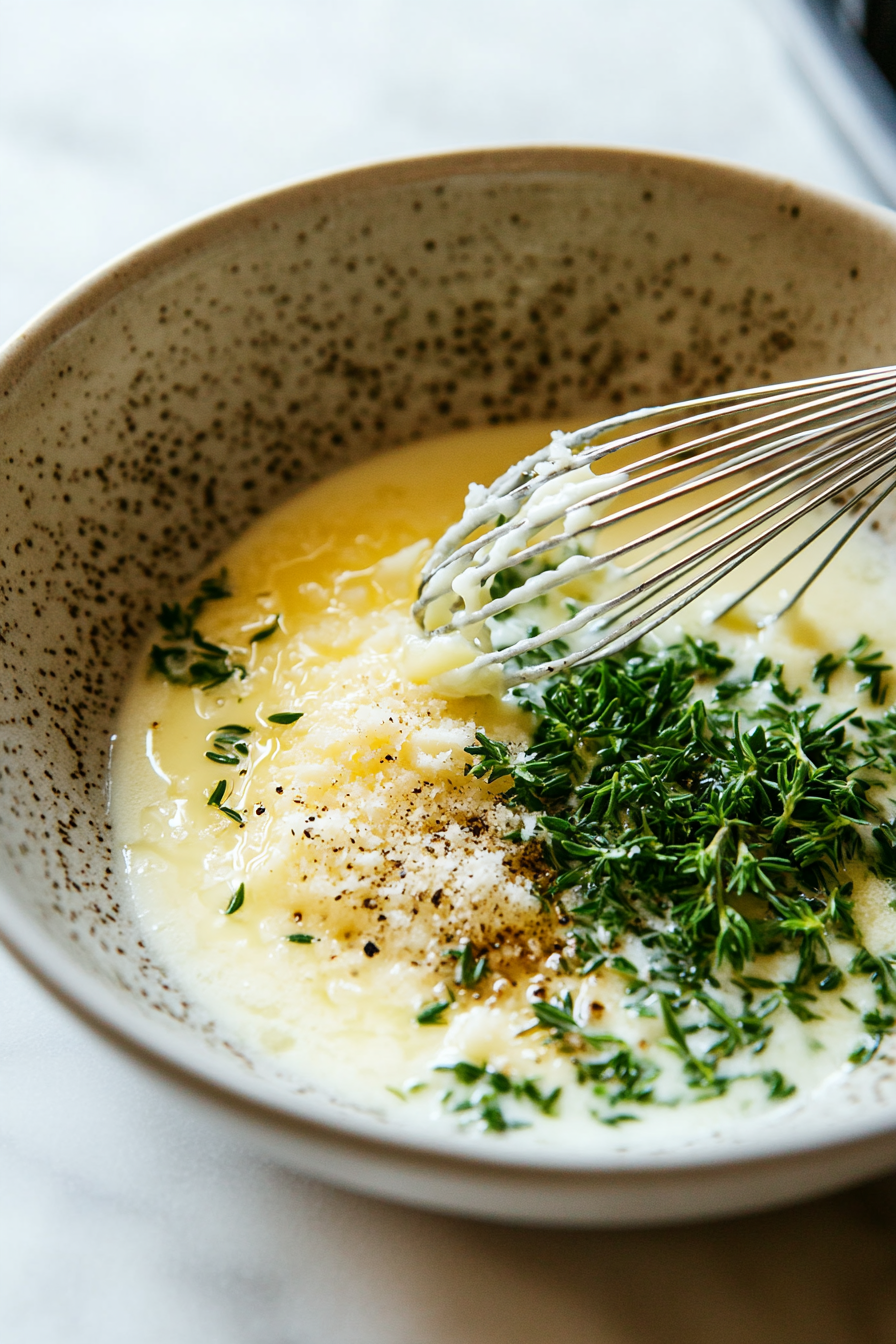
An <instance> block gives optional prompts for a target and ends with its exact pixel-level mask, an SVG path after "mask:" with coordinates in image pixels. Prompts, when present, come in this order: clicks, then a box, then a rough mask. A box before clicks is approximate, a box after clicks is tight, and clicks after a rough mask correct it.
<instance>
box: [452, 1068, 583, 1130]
mask: <svg viewBox="0 0 896 1344" xmlns="http://www.w3.org/2000/svg"><path fill="white" fill-rule="evenodd" d="M435 1072H436V1073H453V1074H454V1077H455V1079H456V1080H457V1082H458V1083H459V1084H460V1085H461V1086H462V1087H465V1088H468V1089H471V1090H470V1091H469V1092H468V1093H467V1095H466V1096H462V1097H461V1100H460V1101H456V1100H455V1093H454V1091H453V1090H451V1091H448V1092H446V1093H444V1094H443V1096H442V1102H443V1104H444V1105H446V1106H447V1105H449V1103H450V1102H454V1103H455V1104H453V1105H450V1106H449V1109H450V1110H451V1111H453V1112H455V1113H458V1114H463V1113H466V1112H470V1113H471V1119H478V1120H479V1121H480V1122H481V1124H482V1125H483V1127H484V1128H485V1129H486V1130H489V1131H491V1132H492V1133H504V1132H505V1131H507V1130H509V1129H523V1128H526V1127H527V1124H528V1122H527V1121H525V1120H508V1118H507V1116H506V1115H505V1113H504V1110H503V1106H502V1103H503V1101H504V1100H507V1099H511V1098H513V1099H514V1100H516V1101H526V1102H529V1103H530V1104H531V1105H532V1106H534V1107H535V1108H536V1109H537V1110H539V1111H540V1112H541V1113H542V1115H554V1114H555V1112H556V1107H557V1103H558V1101H559V1100H560V1093H561V1089H560V1088H559V1087H555V1088H554V1089H553V1090H552V1091H551V1092H548V1093H545V1092H542V1090H541V1088H540V1086H539V1084H538V1080H537V1079H536V1078H514V1077H512V1076H511V1075H510V1074H507V1073H504V1072H503V1070H500V1069H493V1068H492V1067H491V1065H489V1064H473V1063H472V1062H471V1061H470V1060H468V1059H461V1060H458V1061H457V1063H456V1064H439V1065H436V1068H435Z"/></svg>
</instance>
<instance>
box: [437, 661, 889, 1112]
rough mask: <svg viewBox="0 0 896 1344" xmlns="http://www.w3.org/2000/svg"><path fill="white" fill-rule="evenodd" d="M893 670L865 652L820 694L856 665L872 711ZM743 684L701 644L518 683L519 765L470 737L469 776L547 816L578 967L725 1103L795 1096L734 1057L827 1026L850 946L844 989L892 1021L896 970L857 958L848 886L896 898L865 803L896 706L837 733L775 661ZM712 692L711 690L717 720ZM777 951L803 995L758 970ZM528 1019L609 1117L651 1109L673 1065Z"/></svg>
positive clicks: (871, 808) (559, 1016)
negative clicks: (737, 1087) (527, 735)
mask: <svg viewBox="0 0 896 1344" xmlns="http://www.w3.org/2000/svg"><path fill="white" fill-rule="evenodd" d="M882 656H883V655H882V654H881V653H880V652H879V651H877V652H875V651H873V650H871V649H870V641H868V640H867V639H866V638H865V637H863V638H862V639H860V640H858V641H857V642H856V644H854V645H853V647H852V648H851V649H850V650H849V652H848V654H846V655H844V656H843V658H842V659H841V660H840V661H838V660H837V659H836V658H835V657H834V656H833V655H828V656H826V658H823V659H820V660H819V662H818V663H817V664H816V667H815V670H814V673H813V677H814V679H815V680H816V682H819V683H821V685H822V690H823V691H825V690H826V689H827V685H828V683H829V681H830V678H831V676H833V674H834V672H835V671H836V670H837V668H838V667H839V666H841V665H842V664H843V663H844V662H848V663H849V664H850V665H851V666H852V667H853V668H854V669H855V670H856V671H857V672H859V673H860V675H861V676H862V677H863V678H864V680H863V681H862V682H860V684H859V687H858V688H857V689H862V690H867V691H868V692H869V694H870V696H871V698H872V700H874V701H875V702H876V703H879V702H880V700H881V699H882V698H883V696H884V694H885V685H884V680H883V678H884V674H885V673H886V672H887V671H889V670H890V669H889V667H888V666H887V665H886V664H884V663H882V662H881V659H882ZM732 667H733V663H732V661H731V660H730V659H729V658H727V657H725V656H724V655H723V654H721V653H720V652H719V649H718V647H717V645H715V644H714V643H712V642H709V641H705V642H704V641H700V640H694V639H691V638H686V639H685V640H683V641H682V643H680V644H678V645H674V646H671V647H669V648H666V649H663V650H659V651H657V652H651V651H648V650H646V649H643V648H641V647H639V646H636V647H634V648H632V649H631V650H629V651H628V652H627V653H626V654H625V655H621V656H618V657H615V658H607V659H604V660H602V661H601V662H598V663H594V664H590V665H586V666H583V667H582V668H577V669H574V670H573V671H572V672H569V673H567V674H565V675H563V676H558V677H554V678H552V679H549V680H548V681H546V682H545V683H542V684H541V685H540V686H538V687H528V688H518V689H517V699H518V700H521V701H522V702H523V704H524V705H525V707H526V708H528V709H529V710H530V711H531V712H532V713H533V715H534V716H535V723H536V727H535V732H534V734H533V738H532V741H531V744H530V746H529V747H528V749H526V750H525V751H523V752H522V753H520V752H519V751H518V750H517V749H516V748H512V747H510V746H509V745H507V744H506V743H504V742H501V741H498V740H494V739H491V738H489V737H488V736H487V735H486V734H485V733H482V732H480V733H477V738H476V742H475V743H474V744H473V745H472V746H471V747H470V748H468V750H469V753H470V755H471V756H472V757H473V758H474V762H473V764H472V765H471V766H470V767H469V769H470V772H471V773H472V774H473V775H476V776H478V777H481V778H484V779H487V780H497V779H499V778H504V779H507V780H509V783H510V789H509V791H508V793H507V794H505V797H507V798H508V799H509V801H511V802H512V803H515V804H516V805H518V806H520V807H521V808H524V809H525V810H526V811H529V812H535V813H536V814H537V830H536V835H537V837H538V838H539V839H540V841H541V843H542V846H543V851H544V854H545V857H546V858H547V859H548V861H549V863H550V864H551V866H552V867H553V870H554V876H553V881H552V882H551V884H550V886H549V887H547V889H546V890H545V891H544V893H543V895H544V898H545V899H546V900H548V901H550V902H552V903H553V904H554V905H555V906H556V907H557V909H558V911H559V912H560V913H561V914H563V915H565V917H566V918H568V919H569V920H571V922H572V925H573V929H574V936H575V943H576V952H575V955H574V956H573V958H572V961H573V963H574V964H575V966H576V968H577V969H578V970H579V971H580V972H582V973H585V972H586V968H587V970H588V971H590V970H592V969H595V968H596V967H599V966H605V965H609V966H610V967H612V969H614V970H615V971H617V972H618V973H619V974H621V975H622V976H624V977H625V979H626V980H627V982H628V983H627V987H626V998H627V1000H628V1007H629V1008H630V1009H631V1010H632V1011H633V1012H634V1013H637V1014H641V1015H645V1016H655V1017H656V1016H658V1017H660V1018H661V1019H662V1023H663V1027H664V1031H665V1044H666V1047H667V1048H668V1049H669V1050H670V1051H671V1052H672V1054H674V1055H675V1056H677V1058H678V1061H679V1065H680V1067H681V1070H682V1073H683V1076H684V1080H685V1082H686V1084H687V1085H688V1087H690V1088H692V1089H694V1091H695V1093H696V1094H697V1095H699V1096H712V1095H718V1094H719V1093H721V1092H723V1091H725V1090H726V1089H727V1088H728V1086H730V1084H731V1083H733V1082H734V1081H735V1080H736V1079H737V1078H745V1077H750V1076H759V1077H761V1078H762V1079H763V1081H764V1082H765V1083H766V1085H767V1086H768V1088H769V1095H770V1097H772V1098H773V1099H780V1098H782V1097H786V1096H788V1095H790V1088H791V1085H790V1084H789V1083H788V1082H787V1081H786V1080H785V1079H784V1078H783V1077H782V1076H781V1075H780V1074H779V1073H778V1072H777V1071H771V1072H767V1073H765V1074H761V1075H755V1074H749V1073H744V1072H741V1073H736V1072H732V1071H731V1064H729V1062H728V1061H732V1063H733V1061H734V1057H736V1056H737V1055H738V1054H739V1053H741V1052H749V1053H757V1052H760V1051H762V1050H763V1049H764V1048H765V1046H766V1044H767V1042H768V1039H769V1037H770V1036H771V1034H772V1032H773V1029H774V1021H775V1016H776V1014H778V1013H780V1012H782V1011H787V1012H790V1013H792V1014H793V1015H794V1016H796V1017H797V1018H798V1019H799V1020H800V1021H802V1022H805V1023H809V1022H812V1021H816V1020H818V1019H819V1017H820V1015H821V1014H820V1009H819V1007H818V1001H819V994H825V993H828V992H830V991H832V990H835V989H839V988H840V987H841V986H842V985H843V983H844V973H843V971H842V969H841V965H839V964H838V958H839V959H840V961H841V963H842V961H843V958H844V953H845V952H846V954H847V955H849V953H848V952H847V949H849V948H850V945H851V954H852V959H851V962H850V968H849V969H850V973H851V974H853V975H864V976H867V977H868V978H869V979H870V981H871V983H872V984H873V986H874V988H875V991H876V994H877V997H878V999H879V1001H880V1002H881V1003H882V1004H883V1005H891V1004H892V1005H896V953H894V954H889V953H888V954H885V955H875V956H873V955H872V954H871V953H870V952H868V950H867V949H865V948H864V947H863V946H862V943H861V938H860V936H859V932H858V929H857V927H856V923H855V919H854V916H853V912H852V896H851V892H852V887H851V884H850V883H849V882H848V881H847V880H846V867H847V864H848V863H849V862H850V861H851V860H852V859H854V858H856V857H864V859H865V861H866V862H867V863H868V864H869V866H870V867H871V868H872V869H873V870H874V871H875V872H877V873H879V875H881V876H886V877H888V878H889V879H891V880H893V881H896V821H894V822H893V823H892V825H891V823H890V822H888V821H885V820H883V819H881V817H880V812H879V805H878V803H876V802H875V801H874V799H873V797H872V796H869V790H870V789H871V787H872V785H873V784H875V783H878V782H880V776H881V775H885V774H893V773H894V772H896V711H889V712H888V713H887V714H885V715H883V717H882V718H881V719H879V720H876V721H875V720H870V719H869V720H866V719H864V718H860V717H857V716H855V714H854V711H852V710H849V711H847V712H846V713H843V714H839V715H836V716H834V717H833V718H828V719H824V718H822V717H820V716H819V706H818V705H801V703H800V697H801V694H802V693H801V692H800V691H799V690H792V689H790V688H789V687H788V686H787V685H786V683H785V681H784V669H783V667H782V666H781V665H780V664H779V665H773V664H772V663H771V661H770V660H769V659H767V658H763V659H760V661H759V662H758V663H757V665H756V667H755V668H754V670H753V674H752V676H751V677H750V678H749V679H748V680H747V679H743V680H741V681H729V682H719V681H718V678H720V677H721V676H723V675H724V674H725V673H726V672H728V671H729V670H730V669H731V668H732ZM707 681H708V682H710V683H712V682H715V683H716V684H715V686H714V687H713V688H712V690H713V698H712V700H711V701H710V702H709V703H707V699H706V697H705V695H704V694H703V692H702V683H705V682H707ZM761 685H764V686H766V687H767V690H766V692H765V698H763V699H761V700H759V701H758V702H757V701H756V700H755V699H753V700H751V701H750V705H751V708H750V711H749V713H747V714H744V713H738V712H735V711H733V710H732V708H731V704H732V702H733V701H736V699H737V697H738V696H740V695H742V694H744V693H745V692H746V691H747V690H749V689H750V688H752V687H756V686H761ZM769 692H770V695H769ZM847 722H848V723H849V726H850V729H851V730H854V733H853V735H852V736H848V735H847V730H846V724H847ZM875 823H876V824H875ZM623 939H628V940H632V939H634V940H635V941H636V942H637V943H638V944H640V946H641V948H642V949H643V952H644V954H645V959H646V965H645V968H644V969H643V970H639V969H638V968H637V967H636V966H635V965H634V964H633V963H632V961H631V960H629V959H628V958H625V957H623V956H622V955H621V954H620V945H621V943H622V940H623ZM774 953H792V954H795V962H796V969H795V971H794V972H793V973H792V975H791V978H790V979H788V980H782V981H780V982H778V981H775V980H770V979H767V978H764V977H762V976H761V975H757V974H755V972H754V968H755V967H757V966H758V965H761V964H762V963H761V960H758V959H761V958H762V957H763V956H765V955H766V954H774ZM471 958H472V952H470V953H469V956H468V965H467V969H468V970H469V965H470V959H471ZM459 983H463V981H462V980H460V979H459ZM738 989H739V990H740V994H741V1003H740V1006H739V1007H735V1006H733V1001H732V995H734V996H736V993H737V991H738ZM722 990H724V991H725V992H724V994H723V993H722V992H721V991H722ZM757 991H759V996H758V997H757ZM817 1009H818V1011H816V1010H817ZM533 1012H534V1014H535V1017H536V1019H537V1024H538V1025H539V1026H540V1027H541V1028H543V1029H546V1030H548V1031H550V1032H551V1034H552V1035H553V1037H554V1038H555V1039H556V1040H557V1041H558V1042H562V1043H563V1048H564V1049H576V1048H579V1047H578V1045H577V1043H583V1044H584V1045H585V1046H586V1047H588V1049H589V1050H591V1051H594V1052H595V1056H594V1057H591V1056H590V1055H588V1054H586V1055H585V1056H584V1057H583V1058H582V1059H581V1060H580V1061H579V1062H578V1065H577V1068H578V1069H579V1080H580V1082H588V1083H590V1084H592V1085H593V1086H594V1087H595V1088H596V1089H598V1092H599V1095H603V1096H605V1097H607V1098H608V1099H609V1100H610V1102H611V1104H613V1105H615V1104H617V1102H620V1101H630V1100H637V1101H646V1100H651V1099H653V1090H654V1080H655V1078H656V1076H657V1074H658V1068H657V1066H656V1065H655V1064H654V1063H653V1062H652V1061H651V1060H650V1059H649V1058H648V1057H647V1056H646V1055H641V1054H640V1053H639V1052H637V1051H633V1050H631V1049H629V1048H628V1047H627V1046H624V1045H623V1043H622V1042H621V1041H616V1040H614V1039H613V1038H601V1037H599V1036H592V1035H590V1034H589V1033H588V1032H586V1031H582V1029H581V1028H580V1027H579V1026H578V1025H577V1024H576V1022H575V1020H574V1018H573V1016H572V1012H571V1007H570V1005H569V1004H568V1003H564V1004H560V1003H556V1002H555V1003H541V1004H536V1005H534V1006H533ZM888 1016H889V1014H881V1013H878V1014H876V1015H873V1014H872V1015H871V1016H870V1017H869V1015H868V1014H866V1016H865V1018H863V1023H864V1025H865V1028H866V1032H867V1033H868V1038H869V1039H868V1041H867V1043H866V1044H863V1045H862V1046H861V1047H859V1049H858V1051H857V1053H856V1055H855V1057H854V1059H853V1062H854V1063H856V1062H864V1060H865V1059H866V1058H870V1057H871V1055H872V1054H873V1053H874V1052H875V1051H876V1050H877V1049H878V1047H879V1044H880V1040H881V1039H882V1038H883V1035H884V1034H886V1033H887V1032H888V1031H889V1030H890V1027H891V1025H892V1024H888V1022H887V1018H888ZM696 1032H700V1033H701V1035H700V1037H699V1039H700V1040H701V1041H702V1042H704V1043H703V1044H702V1045H701V1047H700V1049H697V1047H696V1045H695V1046H693V1047H692V1045H691V1040H690V1038H691V1037H692V1036H694V1033H696ZM706 1033H709V1036H710V1044H709V1045H706V1044H705V1041H706Z"/></svg>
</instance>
